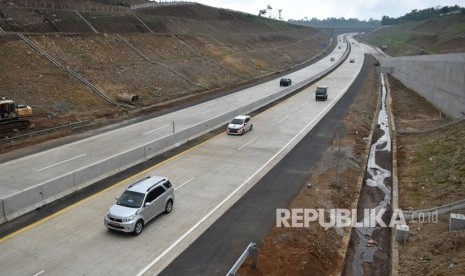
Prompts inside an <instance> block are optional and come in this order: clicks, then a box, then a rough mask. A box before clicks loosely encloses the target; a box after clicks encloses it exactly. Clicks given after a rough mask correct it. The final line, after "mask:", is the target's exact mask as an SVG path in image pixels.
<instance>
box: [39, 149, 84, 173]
mask: <svg viewBox="0 0 465 276" xmlns="http://www.w3.org/2000/svg"><path fill="white" fill-rule="evenodd" d="M86 155H87V153H84V154H81V155H78V156H75V157H72V158H70V159H66V160H64V161H61V162H58V163H55V164H52V165H50V166H47V167H44V168H42V169H38V170H36V172H40V171H43V170H46V169H50V168H51V167H55V166H58V165H61V164H63V163H66V162H69V161H72V160H74V159H78V158H81V157H83V156H86Z"/></svg>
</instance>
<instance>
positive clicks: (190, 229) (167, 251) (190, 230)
mask: <svg viewBox="0 0 465 276" xmlns="http://www.w3.org/2000/svg"><path fill="white" fill-rule="evenodd" d="M346 88H347V87H346ZM330 106H331V105H327V106H326V107H325V108H324V109H323V110H322V111H321V112H320V113H318V115H317V116H315V118H314V119H313V120H312V121H310V123H308V124H307V125H305V127H304V128H302V130H301V131H299V133H297V134H296V135H295V136H294V137H293V138H292V139H291V140H290V141H289V142H288V143H287V144H286V145H284V146H283V147H282V148H281V149H280V150H279V151H278V152H276V153H275V154H274V155H273V156H272V157H271V158H270V159H269V160H268V161H267V162H266V163H265V164H263V165H262V166H261V167H260V168H259V169H258V170H257V171H255V172H254V173H253V174H252V175H251V176H250V177H249V178H247V180H245V181H244V182H243V183H242V184H241V185H239V187H237V188H236V189H235V190H234V191H232V192H231V193H230V194H229V195H228V196H227V197H226V198H225V199H223V200H222V201H221V202H220V203H218V205H216V206H215V208H213V209H212V210H210V212H208V214H206V215H205V216H204V217H203V218H201V219H200V220H199V221H198V222H197V223H196V224H194V225H193V226H192V227H191V228H189V230H187V232H185V233H184V234H183V235H182V236H181V237H179V238H178V239H177V240H176V241H174V242H173V243H172V244H171V245H170V246H169V247H168V248H167V249H165V251H163V252H162V253H161V254H160V255H158V257H156V258H155V259H154V260H153V261H152V262H151V263H150V264H149V265H147V266H146V267H145V268H144V269H143V270H142V271H141V272H139V273H138V274H137V276H142V275H143V274H144V273H145V272H147V271H148V270H149V269H150V268H152V267H153V266H154V265H155V264H156V263H158V262H159V261H160V260H161V259H162V258H163V257H165V256H166V255H167V254H168V253H169V252H170V251H171V250H173V248H175V247H176V246H177V245H178V244H179V243H181V242H182V241H183V240H184V239H185V238H186V237H187V236H189V235H190V234H191V233H192V232H194V231H195V229H197V227H199V226H200V225H201V224H202V223H203V222H204V221H206V220H207V219H208V218H209V217H210V216H211V215H213V213H215V212H216V211H217V210H218V209H220V208H221V206H223V205H224V204H225V203H226V202H227V201H228V200H230V199H231V198H232V197H233V196H234V195H235V194H236V193H237V192H238V191H239V190H240V189H242V188H243V187H244V186H245V185H246V184H247V183H248V182H249V181H250V180H251V179H253V178H254V177H255V176H256V175H257V174H258V173H259V172H260V171H261V170H263V169H264V168H265V167H266V166H268V164H270V163H271V161H273V160H274V159H275V158H276V157H277V156H278V155H279V154H281V152H283V151H284V149H286V148H287V147H288V146H289V145H290V144H291V143H293V142H294V140H295V139H297V137H299V136H300V135H301V134H302V133H303V132H304V131H305V129H307V128H308V127H309V126H310V125H312V124H313V122H314V121H315V120H316V119H318V117H320V116H321V114H323V112H325V111H326V109H328V108H329V107H330Z"/></svg>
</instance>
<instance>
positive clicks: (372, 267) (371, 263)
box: [343, 75, 392, 275]
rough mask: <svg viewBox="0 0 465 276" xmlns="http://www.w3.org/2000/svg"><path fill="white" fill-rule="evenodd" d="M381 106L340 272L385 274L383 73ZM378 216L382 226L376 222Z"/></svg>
mask: <svg viewBox="0 0 465 276" xmlns="http://www.w3.org/2000/svg"><path fill="white" fill-rule="evenodd" d="M380 82H381V93H382V95H381V108H380V111H379V113H378V121H377V122H378V123H377V127H376V129H375V130H374V131H373V134H372V141H371V148H370V154H369V157H368V165H367V171H366V174H365V181H364V184H365V185H363V186H362V189H361V193H360V197H359V203H358V207H357V225H356V226H355V227H354V228H353V231H352V235H351V238H350V243H349V248H348V252H347V258H346V263H345V268H344V272H343V275H389V271H390V251H391V244H390V236H391V228H390V227H389V223H390V218H391V209H390V202H391V182H392V181H391V169H392V168H391V167H392V156H391V136H390V130H389V117H388V115H387V107H386V98H387V91H386V88H385V85H384V79H383V76H382V75H380ZM378 219H381V220H382V222H384V223H385V224H386V225H380V223H377V220H378Z"/></svg>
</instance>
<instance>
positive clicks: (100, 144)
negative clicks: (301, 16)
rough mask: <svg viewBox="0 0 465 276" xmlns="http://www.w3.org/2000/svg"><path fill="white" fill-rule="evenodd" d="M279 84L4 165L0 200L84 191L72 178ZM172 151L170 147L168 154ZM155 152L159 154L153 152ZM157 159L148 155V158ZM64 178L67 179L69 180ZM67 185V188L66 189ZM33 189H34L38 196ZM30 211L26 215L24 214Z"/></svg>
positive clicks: (320, 65)
mask: <svg viewBox="0 0 465 276" xmlns="http://www.w3.org/2000/svg"><path fill="white" fill-rule="evenodd" d="M340 46H345V45H342V43H341V42H340ZM344 49H345V47H341V48H340V49H339V47H336V49H335V50H334V51H333V52H332V53H331V54H330V56H331V57H335V59H336V60H338V59H339V58H340V57H341V56H342V55H343V53H344ZM334 63H335V62H334V61H331V60H330V59H329V58H324V59H321V60H320V61H318V62H316V63H315V64H312V65H310V66H308V67H306V68H304V69H302V70H299V71H297V72H293V73H290V74H289V75H288V77H290V78H291V79H292V80H293V83H294V84H297V83H299V82H302V81H305V80H306V79H308V78H309V77H311V76H314V75H317V74H318V73H319V72H322V71H323V70H325V69H327V68H328V67H330V66H331V65H333V64H334ZM278 84H279V78H278V79H274V80H271V81H268V82H265V83H262V84H260V85H257V86H254V87H250V88H248V89H245V90H242V91H240V92H237V93H233V94H230V95H227V96H224V97H220V98H217V99H214V100H211V101H208V102H205V103H202V104H199V105H195V106H192V107H189V108H185V109H182V110H179V111H176V112H172V113H169V114H165V115H163V116H160V117H156V118H153V119H150V120H146V121H143V122H140V123H137V124H132V125H129V126H127V127H123V128H119V129H115V130H112V131H108V132H105V133H102V134H100V135H96V136H93V137H90V138H87V139H83V140H79V141H76V142H74V143H70V144H66V145H63V146H60V147H56V148H52V149H49V150H46V151H42V152H39V153H36V154H33V155H29V156H25V157H22V158H18V159H14V160H11V161H7V162H4V163H1V164H0V200H3V199H6V198H9V197H11V196H14V195H17V194H21V193H22V192H23V191H24V190H31V191H32V192H31V194H32V196H28V197H26V198H25V199H18V201H21V202H22V201H28V200H37V199H40V198H41V197H44V199H43V200H45V201H46V200H48V197H47V196H49V195H48V194H49V193H48V192H50V187H47V188H44V190H41V191H39V189H37V187H40V186H44V185H45V183H50V182H52V181H55V182H62V184H63V185H59V187H55V186H56V185H55V184H54V186H53V189H55V190H60V192H61V194H60V195H59V196H62V195H66V194H67V193H70V192H71V191H72V189H74V188H75V187H77V188H81V187H82V186H85V185H89V184H91V183H89V181H87V182H84V183H80V181H79V178H81V177H79V176H76V175H73V173H74V172H79V171H81V170H83V169H85V168H89V167H92V166H95V165H96V164H99V163H102V162H103V161H105V160H110V159H112V158H115V156H118V155H122V154H124V153H127V152H130V151H131V150H134V149H136V148H137V147H140V146H141V145H146V144H149V143H151V142H153V141H157V140H160V139H163V138H166V137H168V136H170V135H171V134H172V133H173V124H174V131H175V132H177V133H179V132H181V131H182V130H185V129H188V128H190V127H192V126H195V125H197V124H201V123H202V122H206V121H207V120H209V119H211V118H215V117H218V116H220V115H222V114H225V113H228V112H230V111H233V110H235V109H237V108H239V107H242V106H244V105H246V104H247V103H252V102H254V101H258V100H259V99H262V98H265V97H267V96H269V95H271V94H273V93H276V92H279V91H282V90H284V89H285V88H283V87H280V86H279V85H278ZM223 123H225V122H223ZM173 146H174V145H166V147H165V148H169V147H173ZM150 150H151V149H150ZM154 151H156V150H155V149H154ZM155 153H156V152H150V154H155ZM115 163H120V162H115ZM125 165H127V166H126V167H128V166H129V165H133V163H129V164H125ZM126 167H124V166H123V165H120V167H116V168H114V169H111V168H110V169H108V172H107V171H103V170H101V169H100V168H99V169H95V170H91V173H88V175H93V174H95V177H93V178H92V182H95V181H97V180H100V179H102V178H104V177H107V176H109V175H111V174H112V173H115V172H117V171H118V170H121V169H124V168H126ZM65 176H68V178H67V179H65V178H64V177H65ZM63 179H65V180H63ZM71 181H77V183H75V184H74V185H70V184H69V182H71ZM65 182H66V183H68V184H66V185H65V184H64V183H65ZM32 189H36V190H37V191H35V190H32ZM61 190H63V191H61ZM39 193H40V195H39ZM52 199H53V198H52ZM5 205H6V204H5ZM39 206H40V205H38V206H35V207H39ZM35 207H34V208H35ZM34 208H32V209H34ZM0 210H1V208H0ZM30 210H31V209H29V210H27V209H26V210H24V211H30ZM21 212H23V210H21ZM20 214H21V213H19V214H15V215H16V216H17V215H20ZM1 222H2V221H1V217H0V223H1Z"/></svg>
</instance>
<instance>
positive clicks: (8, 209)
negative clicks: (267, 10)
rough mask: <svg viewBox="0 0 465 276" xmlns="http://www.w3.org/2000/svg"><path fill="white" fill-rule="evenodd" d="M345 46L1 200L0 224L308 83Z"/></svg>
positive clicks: (316, 77) (183, 141)
mask: <svg viewBox="0 0 465 276" xmlns="http://www.w3.org/2000/svg"><path fill="white" fill-rule="evenodd" d="M345 45H346V47H347V49H346V51H345V52H344V54H343V55H342V56H341V58H340V59H339V61H338V62H335V63H334V64H332V65H331V66H330V67H328V68H326V69H325V70H323V71H322V72H320V73H318V74H315V75H313V76H310V77H309V78H307V79H305V80H303V81H301V82H299V83H296V84H294V85H292V86H289V87H287V88H285V89H283V90H279V91H277V92H275V93H273V94H270V95H268V96H266V97H264V98H262V99H259V100H257V101H255V102H252V103H249V104H247V105H244V106H242V107H239V108H236V109H234V110H232V111H229V112H227V113H224V114H222V115H219V116H216V117H213V118H211V119H208V120H206V121H203V122H200V123H198V124H196V125H192V126H190V127H188V128H185V129H181V130H179V131H176V132H174V133H170V134H168V135H166V136H164V137H162V138H157V139H155V140H153V141H150V142H148V143H146V144H142V145H137V146H135V147H134V148H132V149H129V150H127V151H125V152H122V153H118V154H117V155H114V156H111V157H109V158H106V159H103V160H100V161H98V162H96V163H92V164H89V165H87V166H86V167H82V168H79V169H76V170H75V171H70V172H68V173H67V174H64V175H61V176H57V177H56V178H53V179H50V180H47V181H45V182H42V183H39V184H37V185H35V186H33V187H29V188H27V189H25V190H22V191H20V192H18V193H15V194H12V195H8V196H6V197H5V198H2V199H0V224H3V223H5V222H7V221H9V220H12V219H14V218H16V217H19V216H21V215H23V214H25V213H28V212H31V211H33V210H35V209H36V208H40V207H41V206H43V205H46V204H49V203H51V202H53V201H55V200H57V199H60V198H62V197H64V196H67V195H69V194H71V193H73V192H76V191H78V190H80V189H82V188H84V187H87V186H89V185H91V184H93V183H95V182H97V181H99V180H102V179H104V178H106V177H109V176H112V175H114V174H116V173H118V172H120V171H123V170H125V169H128V168H130V167H132V166H134V165H137V164H140V163H142V162H144V161H147V160H149V159H151V158H153V157H155V156H157V155H159V154H161V153H163V152H166V151H168V150H171V149H173V148H175V147H177V146H179V145H181V144H184V143H186V142H187V141H189V140H192V139H195V138H197V137H199V136H201V135H204V134H206V133H208V132H210V131H213V130H215V129H217V128H220V127H225V125H226V124H227V123H228V122H229V121H230V120H231V118H234V117H235V116H237V115H240V114H249V113H251V112H253V111H255V110H259V109H260V108H263V107H265V106H267V105H269V104H271V103H273V102H274V101H276V100H278V99H281V98H283V97H285V96H287V95H289V94H291V93H293V92H295V91H297V90H300V89H303V88H305V87H307V86H309V85H311V84H312V83H314V82H316V81H318V80H319V79H321V78H323V77H324V76H326V75H327V74H329V73H330V72H332V71H333V70H335V69H336V68H337V67H338V66H339V65H340V64H342V63H343V62H344V61H345V60H346V59H347V57H348V55H349V53H350V44H349V43H348V42H347V43H345Z"/></svg>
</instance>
